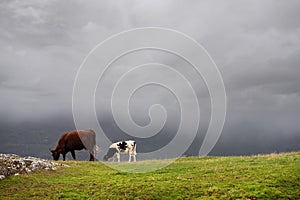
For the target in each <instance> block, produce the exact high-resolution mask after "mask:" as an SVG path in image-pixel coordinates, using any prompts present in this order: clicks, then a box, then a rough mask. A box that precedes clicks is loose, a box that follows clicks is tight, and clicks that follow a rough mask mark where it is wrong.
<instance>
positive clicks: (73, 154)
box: [71, 150, 76, 160]
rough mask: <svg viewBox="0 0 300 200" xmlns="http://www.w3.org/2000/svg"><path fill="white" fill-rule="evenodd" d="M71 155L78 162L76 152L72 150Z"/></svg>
mask: <svg viewBox="0 0 300 200" xmlns="http://www.w3.org/2000/svg"><path fill="white" fill-rule="evenodd" d="M71 154H72V157H73V159H74V160H76V155H75V150H71Z"/></svg>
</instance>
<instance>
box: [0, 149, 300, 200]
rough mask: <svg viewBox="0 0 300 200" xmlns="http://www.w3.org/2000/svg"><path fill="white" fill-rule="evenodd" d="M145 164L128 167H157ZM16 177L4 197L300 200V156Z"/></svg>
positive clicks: (1, 187)
mask: <svg viewBox="0 0 300 200" xmlns="http://www.w3.org/2000/svg"><path fill="white" fill-rule="evenodd" d="M153 162H166V161H140V162H137V163H134V164H132V163H130V164H125V163H122V164H121V165H124V166H125V165H128V166H131V167H132V166H135V165H136V166H138V165H143V166H146V165H148V164H149V165H151V164H152V163H153ZM61 163H66V164H68V165H69V166H70V167H60V168H58V169H57V170H56V171H37V172H34V173H30V174H23V175H20V176H10V177H8V178H6V179H4V180H1V181H0V199H41V198H45V199H62V198H67V199H220V198H221V199H237V198H238V199H300V152H296V153H283V154H270V155H262V156H243V157H242V156H241V157H203V158H198V157H189V158H181V159H178V160H177V161H176V162H174V163H173V164H171V165H169V166H167V167H165V168H162V169H160V170H157V171H154V172H148V173H126V172H119V171H117V170H114V169H111V168H109V167H107V166H106V165H104V164H102V163H100V162H85V161H81V162H80V161H78V162H75V161H66V162H62V161H61Z"/></svg>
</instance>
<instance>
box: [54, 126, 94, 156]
mask: <svg viewBox="0 0 300 200" xmlns="http://www.w3.org/2000/svg"><path fill="white" fill-rule="evenodd" d="M82 149H87V150H88V151H89V153H90V161H94V160H95V158H94V155H95V153H96V152H95V151H96V149H97V145H96V134H95V132H94V131H93V130H73V131H70V132H66V133H63V134H62V135H61V137H60V138H59V140H58V144H57V146H56V148H55V149H54V150H50V151H51V153H52V156H53V159H54V160H58V159H59V156H60V154H62V155H63V160H66V154H67V153H68V152H69V151H71V154H72V157H73V159H74V160H76V156H75V150H82Z"/></svg>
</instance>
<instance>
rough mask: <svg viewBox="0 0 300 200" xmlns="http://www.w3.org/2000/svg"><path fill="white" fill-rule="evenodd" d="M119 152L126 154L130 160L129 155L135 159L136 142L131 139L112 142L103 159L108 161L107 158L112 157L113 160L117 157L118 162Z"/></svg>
mask: <svg viewBox="0 0 300 200" xmlns="http://www.w3.org/2000/svg"><path fill="white" fill-rule="evenodd" d="M121 154H128V155H129V160H128V162H130V161H131V157H132V158H133V161H134V162H135V161H136V143H135V141H133V140H127V141H120V142H116V143H113V144H112V145H110V147H109V149H108V151H107V153H106V155H105V156H104V158H103V160H104V161H108V159H110V158H112V160H113V161H115V158H117V159H118V162H120V155H121Z"/></svg>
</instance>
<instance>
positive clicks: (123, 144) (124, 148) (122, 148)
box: [118, 141, 127, 151]
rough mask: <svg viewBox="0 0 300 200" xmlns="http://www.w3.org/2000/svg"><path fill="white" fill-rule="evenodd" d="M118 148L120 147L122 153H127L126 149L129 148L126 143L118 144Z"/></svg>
mask: <svg viewBox="0 0 300 200" xmlns="http://www.w3.org/2000/svg"><path fill="white" fill-rule="evenodd" d="M118 147H120V151H125V150H126V148H127V143H126V142H125V141H123V142H120V143H119V144H118Z"/></svg>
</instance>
